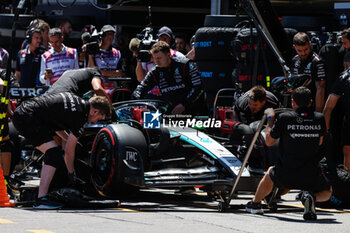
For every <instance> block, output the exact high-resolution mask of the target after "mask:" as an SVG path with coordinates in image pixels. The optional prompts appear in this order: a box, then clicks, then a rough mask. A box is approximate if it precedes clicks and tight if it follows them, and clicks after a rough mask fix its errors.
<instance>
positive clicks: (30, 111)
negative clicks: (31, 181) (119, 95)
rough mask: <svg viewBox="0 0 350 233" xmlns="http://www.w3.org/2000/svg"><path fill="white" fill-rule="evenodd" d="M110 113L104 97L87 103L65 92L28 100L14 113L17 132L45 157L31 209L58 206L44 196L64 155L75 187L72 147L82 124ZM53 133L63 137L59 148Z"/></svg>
mask: <svg viewBox="0 0 350 233" xmlns="http://www.w3.org/2000/svg"><path fill="white" fill-rule="evenodd" d="M111 111H112V107H111V104H110V102H109V100H108V99H107V98H106V97H102V96H94V97H92V98H91V99H90V100H89V101H88V102H87V101H84V100H83V99H81V98H80V97H78V96H76V95H74V94H72V93H68V92H65V93H60V94H52V95H45V96H40V97H37V98H33V99H29V100H27V101H24V102H23V103H22V104H21V105H20V106H19V107H18V108H17V109H16V110H15V111H14V114H13V124H14V126H15V127H16V128H17V130H18V131H19V133H20V134H21V135H23V136H24V137H25V138H26V139H27V140H28V141H29V143H31V144H32V145H33V146H35V148H36V149H38V150H39V151H41V152H42V153H44V154H45V156H44V164H43V167H42V170H41V176H40V185H39V192H38V200H37V203H36V204H35V205H34V208H38V209H48V208H51V209H54V208H59V207H60V206H55V205H53V204H52V203H50V202H49V201H48V199H47V198H46V197H45V195H46V194H47V192H48V190H49V186H50V183H51V180H52V178H53V176H54V174H55V171H56V168H58V164H60V161H62V157H63V155H64V161H65V164H66V167H67V170H68V177H69V181H70V183H73V184H74V181H75V172H74V157H75V147H76V144H77V141H78V138H79V137H80V136H81V134H82V127H83V125H84V124H85V123H86V122H90V123H96V122H97V121H99V120H101V119H103V118H105V117H107V118H109V117H110V116H111ZM55 134H57V135H58V136H59V137H61V138H62V140H63V143H62V148H61V147H59V146H58V145H57V144H56V142H55V141H54V140H53V136H54V135H55ZM62 149H63V150H62Z"/></svg>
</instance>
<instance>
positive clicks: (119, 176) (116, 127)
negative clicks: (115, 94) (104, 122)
mask: <svg viewBox="0 0 350 233" xmlns="http://www.w3.org/2000/svg"><path fill="white" fill-rule="evenodd" d="M130 153H134V154H135V153H136V155H134V157H133V159H132V160H130V158H129V157H128V155H130ZM146 155H147V144H146V139H145V137H144V135H143V133H142V132H141V131H140V130H138V129H136V128H133V127H131V126H129V125H126V124H111V125H108V126H107V127H105V128H102V129H101V130H100V131H99V133H98V134H97V135H96V138H95V141H94V145H93V148H92V151H91V160H90V165H91V167H92V176H91V180H92V184H93V186H94V187H95V189H96V191H97V192H98V193H99V194H100V195H102V196H107V197H118V196H120V195H124V194H126V193H128V192H129V191H134V188H132V185H135V186H137V185H142V183H141V181H140V180H143V165H144V163H146V161H145V160H146V158H145V157H146ZM129 177H136V178H135V179H134V180H135V182H134V183H131V184H130V182H126V181H127V180H128V178H129ZM137 178H139V179H137ZM127 183H128V184H127Z"/></svg>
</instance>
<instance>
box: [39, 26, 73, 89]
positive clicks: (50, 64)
mask: <svg viewBox="0 0 350 233" xmlns="http://www.w3.org/2000/svg"><path fill="white" fill-rule="evenodd" d="M49 40H50V44H51V48H50V49H49V50H48V51H46V52H45V53H44V54H43V55H42V56H41V66H40V82H41V83H42V84H46V85H48V86H50V85H52V84H54V83H55V82H56V81H57V80H58V79H59V78H60V77H61V75H62V74H63V72H64V71H66V70H71V69H79V64H78V53H77V50H76V49H73V48H69V47H66V46H65V45H64V44H63V43H62V41H63V35H62V31H61V29H59V28H52V29H50V31H49Z"/></svg>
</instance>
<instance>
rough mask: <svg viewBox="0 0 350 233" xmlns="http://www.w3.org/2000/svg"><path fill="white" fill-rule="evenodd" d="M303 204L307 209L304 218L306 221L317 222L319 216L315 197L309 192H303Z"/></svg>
mask: <svg viewBox="0 0 350 233" xmlns="http://www.w3.org/2000/svg"><path fill="white" fill-rule="evenodd" d="M301 202H302V203H303V205H304V207H305V209H304V215H303V218H304V219H305V220H316V219H317V215H316V210H315V197H313V196H312V195H311V194H310V193H308V192H303V194H302V196H301Z"/></svg>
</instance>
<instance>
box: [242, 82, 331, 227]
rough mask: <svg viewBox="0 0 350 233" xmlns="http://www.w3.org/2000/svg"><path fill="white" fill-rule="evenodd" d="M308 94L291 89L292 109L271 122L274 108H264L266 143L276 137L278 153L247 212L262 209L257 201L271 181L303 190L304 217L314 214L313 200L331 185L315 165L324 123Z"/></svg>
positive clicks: (268, 189) (324, 196) (323, 198)
mask: <svg viewBox="0 0 350 233" xmlns="http://www.w3.org/2000/svg"><path fill="white" fill-rule="evenodd" d="M311 96H312V95H311V91H310V90H309V89H307V88H305V87H298V88H297V89H295V90H294V91H293V93H292V107H293V109H294V111H291V112H285V113H281V114H279V116H278V117H277V119H276V122H275V123H274V118H275V112H274V110H273V109H272V108H269V109H266V110H265V114H266V115H267V117H268V124H267V128H266V145H268V146H272V145H273V144H275V142H276V140H277V139H278V138H279V139H280V141H279V147H280V156H279V158H278V161H277V163H276V166H272V167H270V168H269V169H268V171H267V172H266V174H265V176H264V177H263V178H262V180H261V181H260V183H259V185H258V188H257V190H256V193H255V196H254V198H253V200H252V201H250V202H248V204H247V205H246V210H247V211H248V212H250V213H253V214H258V213H260V214H262V213H263V210H262V208H261V204H260V202H261V200H262V199H263V198H264V197H266V196H267V195H268V194H269V193H270V192H271V191H272V188H273V186H274V185H275V186H276V187H278V188H287V189H301V190H307V191H304V192H302V195H301V201H302V203H303V205H304V206H305V211H304V216H303V217H304V219H305V220H315V219H316V218H317V216H316V212H315V201H316V202H323V201H327V200H328V199H329V198H330V196H331V194H332V189H331V187H330V185H329V184H328V182H327V180H326V178H325V177H324V175H323V174H322V173H321V171H320V168H319V167H318V157H319V155H318V151H319V146H320V145H321V144H322V141H323V135H324V133H325V130H326V125H325V120H324V117H323V115H322V114H321V113H318V112H314V111H313V109H312V108H310V107H311V102H312V101H311V99H312V98H311ZM273 124H274V125H273ZM272 125H273V126H272Z"/></svg>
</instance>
